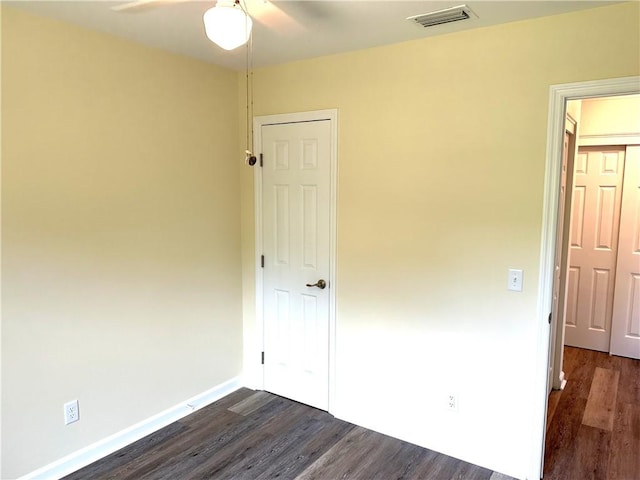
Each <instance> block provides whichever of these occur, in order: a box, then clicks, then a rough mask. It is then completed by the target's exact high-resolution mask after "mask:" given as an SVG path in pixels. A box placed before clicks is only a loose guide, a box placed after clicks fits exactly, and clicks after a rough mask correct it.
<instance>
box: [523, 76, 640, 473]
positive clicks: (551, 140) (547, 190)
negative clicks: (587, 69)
mask: <svg viewBox="0 0 640 480" xmlns="http://www.w3.org/2000/svg"><path fill="white" fill-rule="evenodd" d="M636 93H640V77H637V76H634V77H622V78H612V79H605V80H594V81H589V82H579V83H567V84H561V85H552V86H551V87H550V92H549V116H548V123H547V152H546V163H545V174H544V196H543V206H542V238H541V242H540V271H539V275H538V300H537V307H536V317H535V318H536V319H537V322H538V335H537V337H538V338H537V347H536V350H537V354H536V377H535V390H534V392H536V395H539V397H538V398H537V400H536V402H535V404H536V405H535V412H534V415H533V416H532V419H533V421H534V424H533V425H532V428H533V435H532V448H531V452H532V454H531V455H532V456H531V469H530V474H529V476H528V478H530V479H536V478H541V477H542V462H543V460H544V458H543V455H544V439H545V428H546V413H547V379H548V368H549V336H550V332H551V328H550V325H549V322H548V318H549V313H550V312H551V305H552V298H553V296H552V294H553V277H554V275H553V273H554V254H555V251H554V250H555V243H556V235H557V232H556V226H557V216H558V196H559V195H558V194H559V188H560V169H561V167H562V148H563V142H564V130H565V116H566V102H567V100H575V99H584V98H592V97H607V96H615V95H628V94H636ZM558 328H560V327H558ZM559 341H562V342H564V335H562V334H560V335H556V342H559ZM555 360H556V361H555V362H554V364H555V369H556V371H557V370H558V369H560V368H561V366H562V360H561V358H560V360H559V361H558V359H557V358H556V359H555ZM555 375H556V372H554V376H555Z"/></svg>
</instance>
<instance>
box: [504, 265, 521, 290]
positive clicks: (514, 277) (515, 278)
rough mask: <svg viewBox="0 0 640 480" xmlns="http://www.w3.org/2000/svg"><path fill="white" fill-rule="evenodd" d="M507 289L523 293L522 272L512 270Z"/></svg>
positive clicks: (510, 270)
mask: <svg viewBox="0 0 640 480" xmlns="http://www.w3.org/2000/svg"><path fill="white" fill-rule="evenodd" d="M508 282H509V283H508V284H507V289H509V290H512V291H514V292H521V291H522V270H519V269H515V268H510V269H509V278H508Z"/></svg>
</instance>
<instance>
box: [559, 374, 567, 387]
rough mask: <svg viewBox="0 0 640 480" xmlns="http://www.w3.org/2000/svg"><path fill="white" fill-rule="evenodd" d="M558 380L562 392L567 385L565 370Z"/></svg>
mask: <svg viewBox="0 0 640 480" xmlns="http://www.w3.org/2000/svg"><path fill="white" fill-rule="evenodd" d="M558 379H559V380H560V390H564V387H565V385H566V384H567V379H566V378H564V370H563V371H561V372H560V375H559V376H558Z"/></svg>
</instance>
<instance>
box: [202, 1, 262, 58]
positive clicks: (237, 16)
mask: <svg viewBox="0 0 640 480" xmlns="http://www.w3.org/2000/svg"><path fill="white" fill-rule="evenodd" d="M221 3H222V5H221ZM203 21H204V31H205V33H206V34H207V37H208V38H209V40H211V41H212V42H213V43H215V44H216V45H218V46H219V47H221V48H224V49H225V50H233V49H234V48H238V47H240V46H241V45H244V44H245V43H247V42H248V41H249V37H250V36H251V27H252V26H253V22H252V21H251V17H249V16H248V15H247V14H245V13H244V12H243V11H242V9H241V8H240V7H236V6H234V5H233V4H229V2H227V3H223V2H220V1H219V2H218V4H217V5H216V6H215V7H213V8H210V9H209V10H207V11H206V12H204V16H203Z"/></svg>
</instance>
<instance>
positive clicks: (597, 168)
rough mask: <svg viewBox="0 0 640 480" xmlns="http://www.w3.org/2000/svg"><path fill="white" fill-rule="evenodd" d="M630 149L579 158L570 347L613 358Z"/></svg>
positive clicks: (594, 151) (589, 151)
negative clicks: (624, 180) (620, 230)
mask: <svg viewBox="0 0 640 480" xmlns="http://www.w3.org/2000/svg"><path fill="white" fill-rule="evenodd" d="M624 160H625V148H624V147H619V146H610V147H580V149H579V150H578V155H577V156H576V158H575V165H574V188H573V202H572V212H571V217H572V218H571V234H570V242H571V243H570V249H569V268H568V289H567V314H566V322H565V344H566V345H570V346H573V347H581V348H588V349H591V350H599V351H602V352H609V342H610V337H611V317H612V310H613V292H614V283H615V276H616V272H615V271H616V258H617V248H618V226H619V221H620V202H621V198H622V178H623V173H624V163H625V162H624Z"/></svg>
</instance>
